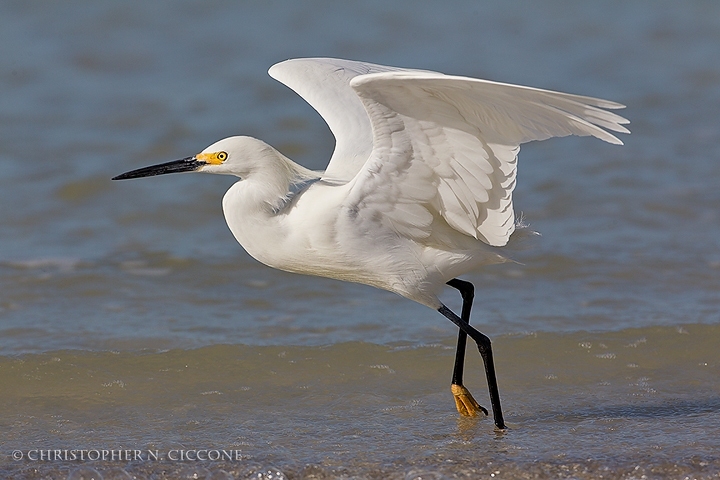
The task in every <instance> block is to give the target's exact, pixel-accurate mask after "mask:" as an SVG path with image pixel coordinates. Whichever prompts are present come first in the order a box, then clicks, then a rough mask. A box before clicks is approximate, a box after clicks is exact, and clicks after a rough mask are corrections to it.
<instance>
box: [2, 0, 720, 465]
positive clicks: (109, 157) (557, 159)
mask: <svg viewBox="0 0 720 480" xmlns="http://www.w3.org/2000/svg"><path fill="white" fill-rule="evenodd" d="M320 12H322V14H321V13H320ZM0 44H1V45H3V46H4V47H5V48H4V49H3V55H2V56H0V91H2V92H3V93H2V94H1V95H0V132H2V133H1V136H2V139H3V140H2V142H0V198H2V202H3V205H5V208H3V209H0V292H1V293H0V385H1V386H2V387H1V388H0V429H1V431H2V432H3V433H2V435H1V436H0V474H2V476H5V477H19V478H22V477H24V478H83V476H84V477H85V478H91V477H93V476H94V477H95V478H100V477H101V476H102V477H103V478H105V479H108V478H128V477H127V475H128V474H132V475H134V476H135V477H136V478H205V477H207V476H211V475H212V476H213V477H212V478H248V477H252V478H283V476H285V477H287V478H402V479H405V478H407V479H414V478H434V479H440V478H476V477H498V478H515V477H517V478H544V477H563V478H600V477H603V478H608V477H611V478H643V476H644V477H645V478H666V477H667V478H683V477H685V476H687V477H691V478H709V477H713V476H720V455H719V454H718V452H720V440H719V438H720V435H718V432H720V413H719V412H720V391H719V390H720V382H719V381H718V378H720V353H718V351H719V349H718V345H719V344H720V330H719V329H718V326H719V325H720V314H719V312H720V294H718V292H719V291H720V253H719V252H720V249H719V248H718V247H720V240H718V239H720V215H719V212H718V205H720V190H718V188H717V186H718V184H720V162H718V159H719V158H720V147H719V146H718V145H720V122H718V113H717V112H718V111H720V109H719V107H720V64H718V62H716V61H714V60H713V59H714V57H715V56H716V55H717V51H718V50H720V4H717V3H716V2H710V1H707V2H701V1H697V2H683V3H675V2H654V3H653V4H652V6H649V5H647V4H644V3H641V2H632V3H627V2H606V3H603V4H602V5H600V4H598V5H597V6H590V5H586V4H579V3H576V2H569V1H568V2H565V1H555V2H542V3H536V2H520V1H512V2H488V3H487V4H485V5H482V6H477V5H476V4H475V2H453V3H449V4H448V3H443V4H438V5H435V6H433V5H428V4H422V5H421V6H418V4H416V3H405V2H393V3H391V4H387V2H364V3H362V4H359V5H354V6H351V5H346V4H342V3H336V2H314V3H311V4H302V5H300V4H298V5H297V6H294V5H293V6H288V5H282V6H281V5H272V4H266V3H252V4H246V3H243V4H227V3H225V2H219V1H217V2H215V1H213V2H203V3H192V2H183V3H179V2H153V3H147V4H137V5H133V7H132V8H130V7H127V6H124V5H122V4H116V3H113V2H94V3H92V4H91V5H90V4H87V3H86V2H63V3H57V4H48V3H39V2H38V3H35V2H4V3H3V4H2V5H0ZM318 55H326V56H337V57H345V58H355V59H364V60H369V61H374V62H378V63H386V64H391V65H403V66H411V67H419V68H427V69H436V70H440V71H445V72H447V73H457V74H465V75H471V76H478V77H483V78H490V79H493V80H500V81H506V82H512V83H521V84H529V85H533V86H538V87H544V88H552V89H557V90H562V91H568V92H574V93H580V94H586V95H593V96H599V97H604V98H608V99H612V100H616V101H619V102H621V103H624V104H627V105H628V109H627V110H625V111H623V114H624V115H626V116H627V117H628V118H629V119H630V120H631V121H632V124H631V125H630V127H631V130H632V131H633V134H632V135H631V136H623V141H625V143H626V145H625V146H623V147H615V146H611V145H607V144H604V143H602V142H600V141H597V140H594V139H574V138H570V139H569V138H566V139H556V140H551V141H547V142H542V143H538V144H530V145H526V146H524V147H523V151H522V152H521V155H520V168H519V183H518V187H517V189H516V195H515V198H516V209H517V211H518V212H522V213H523V215H524V218H525V219H526V220H527V221H528V222H529V223H530V225H531V227H532V228H533V229H535V230H538V231H540V232H541V233H542V236H541V237H538V238H535V239H533V240H532V241H531V242H529V244H528V248H527V249H526V250H524V251H522V252H519V253H518V254H517V258H516V259H517V260H518V262H520V263H518V264H510V265H502V266H496V267H492V268H489V269H486V270H484V271H482V272H478V273H476V274H473V275H470V276H468V279H469V280H471V281H473V282H474V283H475V285H476V287H477V294H476V304H475V307H474V309H473V319H472V321H473V324H475V325H477V326H478V328H479V329H480V330H481V331H483V332H484V333H486V334H488V335H489V336H491V338H492V339H493V341H494V351H495V355H496V364H497V369H498V376H499V382H500V391H501V396H502V400H503V406H504V408H505V410H506V412H505V414H506V420H507V422H508V424H509V427H510V428H509V430H508V431H507V432H505V433H502V434H499V433H496V432H495V431H494V430H493V425H492V421H491V420H490V419H480V420H467V419H458V418H457V414H456V412H455V409H454V405H453V402H452V399H451V396H450V393H449V391H448V390H449V388H448V386H449V385H448V384H449V380H450V373H451V369H452V361H453V345H454V337H455V331H454V329H453V327H452V325H450V324H449V323H448V322H447V321H446V320H444V319H443V318H442V317H441V316H440V315H439V314H437V312H433V311H431V310H429V309H427V308H425V307H422V306H418V305H414V304H411V303H410V302H408V301H406V300H404V299H401V298H399V297H396V296H394V295H391V294H389V293H386V292H381V291H377V290H374V289H372V288H369V287H364V286H358V285H349V284H342V283H338V282H334V281H330V280H324V279H316V278H307V277H300V276H295V275H290V274H285V273H282V272H276V271H273V270H271V269H269V268H266V267H264V266H262V265H259V264H257V263H256V262H255V261H254V260H252V259H251V258H249V257H248V256H247V255H246V254H245V253H244V252H243V251H242V249H241V248H240V247H239V246H237V244H236V243H235V242H234V240H233V238H232V235H231V234H230V233H229V231H228V230H227V227H226V226H225V224H224V221H223V219H222V212H221V208H220V199H221V198H222V194H223V193H224V191H225V190H226V189H227V187H228V186H229V185H230V184H231V182H232V179H230V178H216V177H214V176H191V175H185V176H169V177H166V178H162V177H161V178H154V179H145V180H142V181H133V182H122V183H117V182H110V181H109V178H111V177H112V176H114V175H116V174H118V173H121V172H124V171H127V170H130V169H132V168H136V167H140V166H144V165H149V164H152V163H159V162H162V161H167V160H171V159H174V158H181V157H184V156H187V155H189V154H192V153H195V152H197V151H199V150H201V149H202V148H204V147H205V146H206V145H208V144H210V143H212V142H214V141H216V140H218V139H219V138H222V137H225V136H229V135H233V134H248V135H253V136H257V137H259V138H262V139H263V140H265V141H267V142H269V143H271V144H273V145H275V146H276V147H278V148H279V149H280V150H281V151H283V152H284V153H285V154H287V155H288V156H290V157H292V158H293V159H295V160H296V161H298V162H300V163H303V164H304V165H306V166H307V167H310V168H322V167H323V165H324V162H325V161H326V159H327V158H328V157H329V155H330V152H331V150H332V137H331V135H330V134H329V132H328V131H327V129H326V127H324V125H323V122H322V120H321V119H319V118H318V117H317V116H316V115H315V114H314V112H313V111H312V110H311V109H310V108H309V107H307V106H306V105H305V104H304V103H303V102H302V100H300V99H298V98H297V97H295V95H294V94H293V93H292V92H290V91H289V90H287V89H286V88H285V87H283V86H282V85H280V84H278V83H277V82H275V81H274V80H272V79H270V78H269V77H268V76H267V75H266V73H265V72H266V70H267V68H268V67H269V66H270V65H271V64H273V63H274V62H277V61H280V60H283V59H285V58H289V57H297V56H318ZM456 297H457V294H456V292H454V291H448V292H447V295H446V297H444V298H443V300H444V301H445V302H446V303H447V304H448V305H449V306H450V307H451V308H457V307H458V306H459V300H458V299H457V298H456ZM466 375H467V384H468V386H469V388H470V389H471V390H472V391H473V392H474V394H475V396H476V398H477V399H478V400H479V401H480V403H482V404H485V405H486V406H488V403H489V402H488V400H487V393H486V387H485V383H484V380H483V379H482V367H481V364H480V360H479V358H478V355H477V354H476V352H474V351H470V352H469V353H468V367H467V374H466ZM15 450H17V451H19V452H20V454H19V455H21V456H22V458H21V459H19V460H16V459H14V458H13V452H14V451H15ZM48 450H49V451H51V452H52V453H47V452H48ZM55 450H60V452H61V453H60V456H59V457H58V456H57V455H56V454H55V453H54V451H55ZM71 450H75V451H76V453H77V452H84V454H83V455H88V456H89V457H90V459H84V460H77V459H72V458H69V457H68V455H69V454H68V453H62V452H65V451H71ZM103 450H107V451H109V452H116V456H115V458H114V459H113V458H112V457H110V460H103V459H102V452H103ZM121 450H122V451H125V450H128V451H135V450H138V451H139V452H140V453H141V454H140V455H139V456H136V458H128V457H127V456H122V457H119V456H118V455H120V454H118V453H117V452H119V451H121ZM197 451H201V452H205V453H204V454H203V453H201V456H202V455H207V452H214V453H210V455H211V456H212V455H215V454H216V453H218V452H223V451H225V452H234V454H235V453H237V456H236V457H233V459H232V460H227V459H223V458H222V457H220V458H219V459H215V460H210V459H208V460H201V461H193V460H186V461H181V460H178V457H177V456H178V455H179V454H180V452H185V453H189V454H190V455H191V456H192V455H193V454H192V453H191V452H196V453H197ZM43 452H45V453H43ZM238 452H239V453H238ZM152 453H157V455H158V458H154V457H152V455H151V454H152ZM220 454H221V453H220ZM48 455H50V456H51V458H48ZM109 455H112V453H109ZM40 456H42V458H40ZM98 456H100V458H97V457H98ZM29 457H31V458H29ZM32 458H37V460H33V459H32ZM83 458H85V457H83ZM213 458H214V457H213ZM123 475H125V476H123Z"/></svg>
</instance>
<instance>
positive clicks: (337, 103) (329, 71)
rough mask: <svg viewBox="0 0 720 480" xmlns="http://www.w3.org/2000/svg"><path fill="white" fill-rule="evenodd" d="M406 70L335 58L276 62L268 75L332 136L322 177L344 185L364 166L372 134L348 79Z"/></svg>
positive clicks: (369, 150) (368, 122)
mask: <svg viewBox="0 0 720 480" xmlns="http://www.w3.org/2000/svg"><path fill="white" fill-rule="evenodd" d="M389 71H406V70H405V69H403V68H396V67H386V66H384V65H375V64H372V63H363V62H354V61H351V60H341V59H337V58H296V59H291V60H286V61H284V62H280V63H277V64H275V65H273V66H272V67H270V70H268V73H269V74H270V76H271V77H273V78H274V79H275V80H277V81H279V82H281V83H283V84H285V85H286V86H288V87H289V88H291V89H292V90H294V91H295V92H296V93H297V94H298V95H300V96H301V97H302V98H303V99H305V101H306V102H308V103H309V104H310V105H311V106H312V107H313V108H314V109H315V110H316V111H317V112H318V113H319V114H320V116H322V117H323V119H324V120H325V122H327V124H328V127H329V128H330V131H331V132H332V133H333V135H334V136H335V150H334V151H333V155H332V158H331V159H330V163H329V164H328V167H327V169H326V170H325V174H324V178H325V179H330V180H334V181H344V182H347V181H349V180H351V179H352V178H353V177H354V176H355V175H356V174H357V172H358V171H360V169H361V168H362V166H363V165H364V164H365V161H366V160H367V159H368V157H369V156H370V152H371V151H372V147H373V133H372V127H371V125H370V119H369V118H368V115H367V112H366V111H365V107H364V106H363V104H362V102H361V101H360V98H359V97H358V96H357V94H356V93H355V91H354V90H353V89H352V88H351V87H350V80H352V79H353V78H354V77H356V76H358V75H365V74H368V73H378V72H389Z"/></svg>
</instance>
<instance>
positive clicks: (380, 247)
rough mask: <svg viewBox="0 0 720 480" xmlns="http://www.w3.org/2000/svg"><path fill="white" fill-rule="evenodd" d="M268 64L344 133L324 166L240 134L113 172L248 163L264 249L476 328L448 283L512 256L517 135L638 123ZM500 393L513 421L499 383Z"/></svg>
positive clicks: (488, 87) (285, 263)
mask: <svg viewBox="0 0 720 480" xmlns="http://www.w3.org/2000/svg"><path fill="white" fill-rule="evenodd" d="M269 73H270V75H271V76H272V77H274V78H275V79H277V80H279V81H280V82H282V83H284V84H286V85H287V86H288V87H290V88H292V89H293V90H295V91H296V92H297V93H298V94H299V95H301V96H302V97H303V98H304V99H305V100H307V101H308V102H309V103H310V105H312V106H313V107H314V108H315V109H316V110H317V111H318V112H319V113H320V115H322V117H323V118H324V119H325V120H326V121H327V123H328V125H329V127H330V129H331V131H332V133H333V134H334V135H335V139H336V147H335V150H334V152H333V155H332V158H331V160H330V163H329V164H328V167H327V169H326V170H325V171H324V172H313V171H310V170H307V169H305V168H303V167H301V166H299V165H297V164H295V163H293V162H292V161H291V160H289V159H288V158H286V157H285V156H283V155H282V154H281V153H279V152H278V151H277V150H275V149H274V148H272V147H270V146H269V145H267V144H265V143H263V142H261V141H260V140H256V139H253V138H250V137H230V138H226V139H224V140H221V141H219V142H217V143H215V144H213V145H211V146H209V147H208V148H206V149H205V150H204V151H203V152H201V153H200V154H198V155H196V156H193V157H188V158H186V159H183V160H178V161H176V162H169V163H166V164H162V165H158V166H153V167H147V168H144V169H140V170H136V171H133V172H128V173H127V174H123V175H121V176H119V177H116V178H118V179H120V178H134V177H141V176H150V175H157V174H162V173H171V172H179V171H201V172H207V173H221V174H230V175H235V176H238V177H239V178H240V181H238V182H237V183H235V184H234V185H233V186H232V187H231V188H230V189H229V190H228V192H227V194H226V195H225V197H224V198H223V210H224V213H225V217H226V220H227V223H228V226H229V227H230V230H231V231H232V232H233V234H234V235H235V238H236V239H237V240H238V242H240V244H242V246H243V247H244V248H245V249H246V250H247V251H248V253H250V255H252V256H253V257H255V258H256V259H257V260H259V261H261V262H263V263H265V264H267V265H269V266H271V267H275V268H279V269H282V270H286V271H290V272H296V273H303V274H310V275H320V276H325V277H330V278H335V279H339V280H347V281H352V282H358V283H364V284H368V285H372V286H375V287H379V288H383V289H386V290H389V291H391V292H395V293H398V294H400V295H403V296H405V297H407V298H409V299H411V300H414V301H416V302H419V303H421V304H424V305H427V306H428V307H431V308H434V309H439V310H440V311H441V312H442V313H443V314H444V315H446V316H448V318H450V319H451V320H453V321H454V322H456V323H457V324H458V325H459V326H460V328H461V331H462V332H467V333H470V334H471V336H473V335H475V334H474V333H473V332H475V333H476V334H479V332H477V331H475V330H474V329H472V328H471V327H469V326H463V325H461V324H459V323H458V321H459V318H458V320H457V321H456V320H455V319H454V318H452V315H454V314H452V313H451V312H450V313H448V311H447V309H446V308H445V307H444V306H443V305H442V303H441V302H440V300H439V299H438V293H439V292H440V290H441V289H442V288H443V287H444V286H445V284H446V282H448V281H450V280H452V279H454V278H455V277H457V276H459V275H462V274H464V273H467V272H469V271H471V270H474V269H477V268H478V267H480V266H482V265H487V264H491V263H498V262H503V261H505V258H504V257H503V256H502V255H501V253H500V251H499V249H498V248H496V247H501V246H504V245H506V244H507V242H508V240H509V239H510V236H511V235H512V233H513V232H514V230H515V227H516V223H515V216H514V212H513V203H512V192H513V189H514V188H515V181H516V172H517V155H518V152H519V149H520V144H522V143H525V142H529V141H532V140H544V139H547V138H550V137H562V136H566V135H581V136H587V135H592V136H594V137H597V138H599V139H601V140H604V141H606V142H609V143H614V144H622V142H621V141H620V140H619V139H618V138H617V137H615V136H614V135H613V134H612V133H610V131H612V132H622V133H629V132H628V130H627V129H626V128H625V127H624V126H623V125H624V124H626V123H628V121H627V120H626V119H624V118H623V117H621V116H619V115H616V114H614V113H612V112H609V111H608V109H617V108H623V106H622V105H620V104H617V103H613V102H609V101H606V100H600V99H596V98H590V97H583V96H577V95H569V94H566V93H558V92H552V91H547V90H540V89H536V88H529V87H522V86H517V85H509V84H503V83H497V82H490V81H486V80H478V79H474V78H467V77H458V76H450V75H444V74H441V73H436V72H429V71H423V70H409V69H401V68H394V67H386V66H381V65H373V64H370V63H362V62H354V61H348V60H338V59H328V58H316V59H296V60H288V61H285V62H282V63H279V64H277V65H274V66H273V67H272V68H270V71H269ZM461 283H462V282H461ZM456 288H458V289H460V288H459V287H456ZM461 291H462V290H461ZM463 296H464V298H465V293H464V294H463ZM467 311H468V315H467V316H468V318H467V319H465V318H463V320H462V321H464V322H467V321H469V307H468V310H467ZM456 318H457V317H456ZM479 335H481V334H479ZM473 338H474V339H475V340H476V341H478V342H479V340H478V338H479V337H477V335H475V336H473ZM485 338H486V337H485ZM478 346H479V347H481V344H480V343H478ZM462 349H463V351H464V342H463V346H462ZM487 349H488V350H489V340H488V341H487ZM481 352H482V347H481ZM483 358H485V355H484V357H483ZM486 365H487V359H486ZM460 376H461V373H460ZM488 378H489V377H488ZM489 380H490V378H489ZM492 381H493V382H494V372H493V380H492ZM463 388H464V387H463ZM491 390H492V388H491ZM496 390H497V389H496ZM467 395H469V392H468V393H467ZM495 395H496V396H497V392H496V394H495ZM456 396H457V395H456ZM491 396H492V391H491ZM473 401H474V400H473ZM496 407H497V410H498V412H496V424H497V425H498V427H499V428H504V426H502V425H504V424H503V423H502V415H501V413H499V397H497V405H496V403H495V400H493V409H494V410H495V409H496ZM458 409H460V406H458ZM498 414H499V421H498Z"/></svg>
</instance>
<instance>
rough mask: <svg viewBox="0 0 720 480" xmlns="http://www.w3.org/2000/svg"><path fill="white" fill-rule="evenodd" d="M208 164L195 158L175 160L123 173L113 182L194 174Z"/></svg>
mask: <svg viewBox="0 0 720 480" xmlns="http://www.w3.org/2000/svg"><path fill="white" fill-rule="evenodd" d="M203 165H207V163H206V162H202V161H200V160H198V159H196V158H195V157H187V158H183V159H182V160H174V161H172V162H167V163H161V164H160V165H153V166H151V167H144V168H138V169H137V170H132V171H130V172H126V173H123V174H122V175H118V176H117V177H114V178H113V180H127V179H128V178H140V177H153V176H155V175H165V174H166V173H180V172H194V171H195V170H197V169H199V168H200V167H202V166H203Z"/></svg>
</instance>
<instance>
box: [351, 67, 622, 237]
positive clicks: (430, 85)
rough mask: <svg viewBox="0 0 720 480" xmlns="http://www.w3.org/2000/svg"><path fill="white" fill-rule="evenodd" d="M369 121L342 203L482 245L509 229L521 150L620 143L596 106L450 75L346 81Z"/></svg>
mask: <svg viewBox="0 0 720 480" xmlns="http://www.w3.org/2000/svg"><path fill="white" fill-rule="evenodd" d="M350 86H351V87H352V88H353V89H354V90H355V91H356V92H357V95H358V96H359V98H360V100H361V101H362V103H363V105H364V107H365V110H366V111H367V114H368V115H369V118H370V123H371V125H372V132H373V149H372V152H371V154H370V157H369V159H368V160H367V162H366V163H365V165H364V166H363V167H362V169H361V170H360V172H358V174H357V176H356V177H355V179H354V180H353V184H352V187H351V192H350V196H349V198H348V205H349V206H350V208H351V209H356V208H358V207H359V206H360V205H362V209H363V210H365V211H367V213H368V214H371V213H370V212H372V211H375V212H377V213H381V214H382V218H383V219H384V221H387V222H389V223H390V226H392V228H394V229H395V230H396V231H397V232H398V233H400V234H403V235H407V236H410V237H411V238H415V239H418V240H420V239H423V238H428V237H430V236H431V235H432V233H433V232H432V227H431V225H432V223H433V221H434V219H435V218H436V217H437V216H440V217H442V218H443V219H444V220H445V221H446V222H447V223H448V224H449V225H450V226H451V227H452V228H454V229H455V230H457V231H459V232H462V233H464V234H466V235H469V236H471V237H474V238H476V239H478V240H481V241H483V242H485V243H487V244H489V245H493V246H502V245H505V244H506V243H507V241H508V239H509V237H510V235H511V234H512V232H513V231H514V229H515V218H514V212H513V208H512V191H513V189H514V187H515V176H516V167H517V154H518V151H519V145H520V144H521V143H525V142H529V141H532V140H544V139H547V138H550V137H560V136H566V135H582V136H585V135H593V136H595V137H597V138H600V139H602V140H605V141H607V142H610V143H615V144H621V143H622V142H621V141H620V140H619V139H618V138H617V137H615V136H614V135H612V134H610V133H609V132H607V131H606V130H604V129H608V130H612V131H615V132H628V130H627V129H626V128H625V127H623V126H622V125H623V124H625V123H628V121H627V120H626V119H624V118H623V117H620V116H619V115H616V114H614V113H612V112H608V111H606V110H604V109H613V108H622V107H623V106H622V105H620V104H617V103H613V102H608V101H605V100H600V99H595V98H590V97H581V96H577V95H569V94H564V93H558V92H552V91H547V90H540V89H534V88H529V87H521V86H515V85H508V84H501V83H496V82H490V81H485V80H478V79H472V78H465V77H455V76H449V75H443V74H440V73H434V72H421V71H393V72H384V73H372V74H367V75H360V76H356V77H354V78H352V79H351V80H350Z"/></svg>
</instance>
